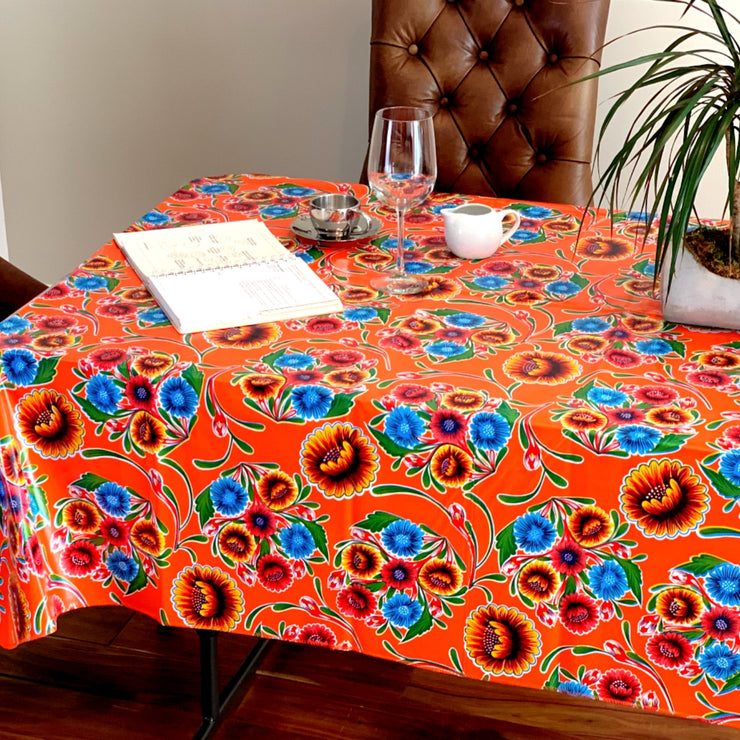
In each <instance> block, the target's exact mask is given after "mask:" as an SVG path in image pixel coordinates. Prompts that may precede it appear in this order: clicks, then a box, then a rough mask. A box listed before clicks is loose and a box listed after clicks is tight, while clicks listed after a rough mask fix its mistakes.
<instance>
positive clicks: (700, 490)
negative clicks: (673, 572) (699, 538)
mask: <svg viewBox="0 0 740 740" xmlns="http://www.w3.org/2000/svg"><path fill="white" fill-rule="evenodd" d="M619 498H620V501H621V503H622V511H623V512H624V514H625V516H626V517H627V519H629V520H630V521H631V522H634V524H635V525H636V526H637V528H638V529H639V530H640V531H641V532H643V534H645V535H647V536H648V537H658V538H663V537H668V538H673V537H677V536H679V535H684V534H686V533H687V532H690V531H692V530H694V529H696V528H697V527H698V526H699V524H701V522H702V521H704V514H705V513H706V512H707V511H708V510H709V496H708V495H707V489H706V486H705V485H704V484H703V483H702V482H701V481H700V480H699V477H698V476H697V475H695V474H694V472H693V470H692V469H691V468H690V467H688V466H687V465H682V464H681V463H679V462H676V461H675V460H665V459H664V460H651V461H650V462H649V463H643V464H642V465H639V466H638V467H637V468H635V469H634V470H632V472H631V473H630V474H629V475H628V476H627V478H626V479H625V480H624V483H623V484H622V493H621V495H620V497H619Z"/></svg>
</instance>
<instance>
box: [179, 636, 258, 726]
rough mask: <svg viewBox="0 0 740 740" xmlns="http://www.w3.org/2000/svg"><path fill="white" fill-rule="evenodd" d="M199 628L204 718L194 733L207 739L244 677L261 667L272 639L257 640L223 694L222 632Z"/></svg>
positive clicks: (201, 696)
mask: <svg viewBox="0 0 740 740" xmlns="http://www.w3.org/2000/svg"><path fill="white" fill-rule="evenodd" d="M196 632H197V633H198V637H199V638H200V698H201V716H202V719H203V722H202V724H201V726H200V727H199V728H198V731H197V732H196V733H195V735H193V740H205V739H206V738H207V737H210V735H211V733H212V732H213V731H214V730H215V729H216V726H217V725H218V722H219V720H220V719H221V717H222V716H223V714H224V710H225V709H226V706H227V704H228V703H229V702H230V701H231V699H232V698H233V697H234V694H236V692H237V691H238V690H239V688H240V687H241V685H242V683H243V681H244V679H245V678H247V677H248V676H249V675H251V674H252V673H253V672H254V670H255V669H256V668H257V665H258V663H259V661H260V658H261V657H262V654H263V653H264V652H265V650H266V649H267V648H268V647H269V644H270V641H269V640H267V639H265V638H262V639H260V640H259V641H258V642H257V644H256V645H255V646H254V647H253V648H252V650H251V652H250V653H249V655H247V658H246V660H245V661H244V662H243V663H242V664H241V666H240V667H239V669H238V670H237V672H236V673H235V674H234V675H233V676H232V677H231V679H230V680H229V682H228V683H227V684H226V686H225V687H224V690H223V691H222V692H221V693H220V694H219V691H218V666H217V661H216V656H217V638H218V632H215V631H213V630H196Z"/></svg>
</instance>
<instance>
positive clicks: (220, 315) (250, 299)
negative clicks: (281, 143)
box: [113, 219, 342, 334]
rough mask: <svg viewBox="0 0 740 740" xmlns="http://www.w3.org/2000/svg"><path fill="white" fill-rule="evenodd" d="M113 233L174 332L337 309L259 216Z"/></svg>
mask: <svg viewBox="0 0 740 740" xmlns="http://www.w3.org/2000/svg"><path fill="white" fill-rule="evenodd" d="M113 237H114V238H115V240H116V243H117V244H118V246H119V247H120V248H121V250H122V251H123V253H124V254H125V256H126V258H127V259H128V261H129V262H130V263H131V265H132V267H133V268H134V269H135V270H136V272H137V274H138V275H139V277H140V278H141V279H142V281H143V282H144V285H146V287H147V288H148V289H149V292H150V293H151V294H152V295H153V296H154V297H155V298H156V300H157V302H158V303H159V305H160V306H161V308H162V310H163V311H164V312H165V313H166V314H167V317H168V318H169V319H170V321H171V322H172V323H173V325H174V326H175V328H176V329H177V330H178V331H179V332H180V333H181V334H187V333H190V332H198V331H208V330H211V329H226V328H229V327H233V326H245V325H247V324H261V323H266V322H270V321H280V320H283V319H294V318H301V317H306V316H314V315H318V314H324V313H331V312H333V311H341V310H342V303H341V301H340V300H339V298H338V297H337V296H336V295H335V294H334V293H333V292H332V290H331V289H330V288H329V287H328V286H327V285H325V284H324V283H323V282H322V280H321V279H320V278H319V277H318V276H317V275H316V274H315V273H314V272H313V270H312V269H311V268H310V267H309V266H308V265H307V264H306V263H305V262H304V261H303V260H301V259H300V258H299V257H296V256H295V255H294V254H292V253H291V252H290V251H289V250H288V249H286V248H285V247H284V246H283V245H282V244H281V243H280V242H279V240H278V239H277V237H275V236H274V235H273V234H272V233H271V232H270V230H269V229H268V228H267V227H266V226H265V224H264V223H262V222H261V221H257V220H254V219H253V220H246V221H229V222H228V223H221V224H199V225H196V226H179V227H176V228H170V229H154V230H151V231H131V232H124V233H120V234H119V233H116V234H113Z"/></svg>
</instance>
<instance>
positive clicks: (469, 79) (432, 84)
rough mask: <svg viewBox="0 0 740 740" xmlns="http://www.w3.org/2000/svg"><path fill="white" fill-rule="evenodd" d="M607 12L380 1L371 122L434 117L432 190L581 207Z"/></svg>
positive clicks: (545, 5) (524, 3)
mask: <svg viewBox="0 0 740 740" xmlns="http://www.w3.org/2000/svg"><path fill="white" fill-rule="evenodd" d="M608 13H609V0H403V1H401V0H373V14H372V38H371V41H370V126H371V127H372V120H373V117H374V115H375V111H376V110H378V109H379V108H383V107H386V106H389V105H418V106H423V107H426V108H428V109H430V110H431V111H432V112H433V113H434V127H435V136H436V142H437V160H438V170H439V174H438V178H437V183H436V185H435V189H436V190H438V191H443V192H444V191H446V192H459V193H469V194H474V195H489V196H501V197H507V198H516V199H522V200H535V201H545V202H551V203H572V204H576V205H585V204H586V203H587V202H588V201H589V198H590V196H591V190H592V186H591V154H592V146H593V135H594V122H595V116H596V95H597V81H596V80H589V81H587V82H582V83H579V84H577V85H572V86H567V84H568V83H569V82H571V81H573V80H577V79H579V78H581V77H583V76H585V75H587V74H590V73H592V72H595V71H597V70H598V68H599V63H600V60H601V47H602V45H603V42H604V33H605V29H606V21H607V16H608Z"/></svg>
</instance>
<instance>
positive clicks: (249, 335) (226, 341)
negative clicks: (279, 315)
mask: <svg viewBox="0 0 740 740" xmlns="http://www.w3.org/2000/svg"><path fill="white" fill-rule="evenodd" d="M205 337H206V339H207V340H208V341H209V342H210V343H211V344H215V345H216V346H217V347H236V348H237V349H255V348H256V347H265V346H266V345H270V344H273V343H274V342H276V341H277V340H278V339H279V338H280V329H279V328H278V325H277V324H254V325H253V326H237V327H234V328H232V329H217V330H215V331H207V332H205Z"/></svg>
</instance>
